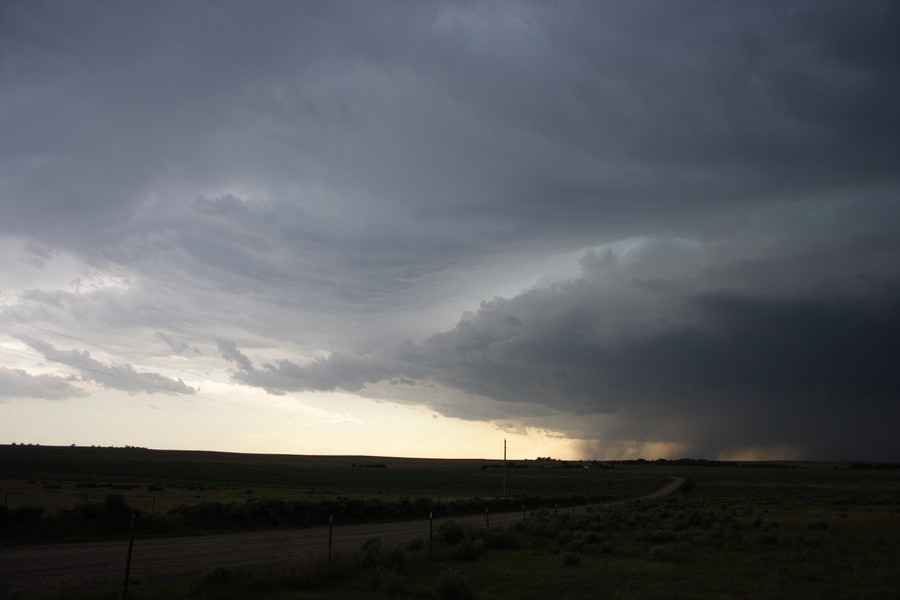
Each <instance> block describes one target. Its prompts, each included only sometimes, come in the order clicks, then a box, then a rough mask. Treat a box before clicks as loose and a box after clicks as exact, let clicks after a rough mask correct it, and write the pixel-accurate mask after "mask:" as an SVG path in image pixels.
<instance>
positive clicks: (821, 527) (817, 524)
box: [806, 519, 828, 531]
mask: <svg viewBox="0 0 900 600" xmlns="http://www.w3.org/2000/svg"><path fill="white" fill-rule="evenodd" d="M806 528H807V529H809V530H811V531H827V530H828V521H826V520H824V519H821V520H818V521H810V522H809V523H807V524H806Z"/></svg>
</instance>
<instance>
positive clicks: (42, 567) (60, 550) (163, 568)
mask: <svg viewBox="0 0 900 600" xmlns="http://www.w3.org/2000/svg"><path fill="white" fill-rule="evenodd" d="M683 483H684V479H680V478H679V479H674V480H673V481H672V482H670V483H669V484H667V485H666V486H664V487H663V488H661V489H659V490H657V491H656V492H654V493H653V494H650V495H649V496H645V497H643V498H636V499H635V500H640V499H652V498H660V497H663V496H667V495H669V494H671V493H673V492H674V491H676V490H677V489H678V488H679V487H681V485H682V484H683ZM630 501H632V500H624V501H620V502H616V503H612V504H623V503H625V502H630ZM612 504H610V505H612ZM575 510H576V511H580V512H583V511H585V510H587V507H579V508H577V509H575ZM486 518H487V517H486V515H479V516H470V517H457V518H454V520H455V521H457V522H460V523H478V524H484V523H486ZM521 519H522V513H521V512H514V513H503V514H496V515H490V526H491V527H502V526H506V525H510V524H513V523H515V522H516V521H519V520H521ZM443 520H445V519H435V521H434V527H435V529H437V527H439V526H440V524H441V522H442V521H443ZM428 532H429V523H428V520H427V519H426V520H420V521H407V522H402V523H378V524H366V525H346V526H342V527H337V526H336V527H334V530H333V535H332V544H333V551H334V552H335V553H338V552H344V553H346V552H352V551H355V550H356V549H358V548H359V547H360V546H361V545H362V543H363V542H364V541H365V540H367V539H368V538H370V537H375V536H377V537H379V538H381V540H382V543H383V544H384V545H385V546H387V547H390V546H392V545H397V544H401V543H404V542H407V541H409V540H411V539H413V538H416V537H421V538H423V539H426V540H427V539H428ZM327 551H328V527H314V528H310V529H290V530H275V531H260V532H252V533H234V534H223V535H204V536H190V537H177V538H158V539H138V540H135V542H134V548H133V553H132V561H131V580H132V581H138V582H139V581H142V580H146V579H150V578H155V577H160V576H173V575H181V574H186V573H192V572H197V571H203V570H205V569H209V568H212V567H216V566H227V567H232V566H252V565H278V564H280V563H281V564H286V563H289V562H290V561H294V560H297V559H303V558H305V557H309V556H313V555H324V554H325V553H327ZM127 556H128V541H127V540H123V541H113V542H92V543H79V544H47V545H39V546H22V547H8V548H2V549H0V597H3V598H27V597H29V596H33V595H38V594H47V593H51V592H55V591H62V590H71V589H75V588H84V587H91V586H97V585H103V584H109V583H116V582H122V583H123V584H124V575H125V563H126V560H127Z"/></svg>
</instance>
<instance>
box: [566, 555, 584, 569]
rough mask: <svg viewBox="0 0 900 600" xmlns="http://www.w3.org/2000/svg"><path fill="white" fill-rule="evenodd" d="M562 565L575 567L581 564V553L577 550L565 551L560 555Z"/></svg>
mask: <svg viewBox="0 0 900 600" xmlns="http://www.w3.org/2000/svg"><path fill="white" fill-rule="evenodd" d="M562 560H563V565H564V566H567V567H577V566H578V565H580V564H581V554H579V553H578V552H566V553H565V554H563V557H562Z"/></svg>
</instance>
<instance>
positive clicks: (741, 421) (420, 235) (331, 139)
mask: <svg viewBox="0 0 900 600" xmlns="http://www.w3.org/2000/svg"><path fill="white" fill-rule="evenodd" d="M0 11H2V12H0V14H2V17H0V131H2V134H3V135H0V202H2V206H3V218H2V219H0V235H5V236H8V237H13V238H15V239H17V240H21V247H22V248H24V249H25V250H23V252H26V254H27V256H28V260H29V261H30V263H29V264H34V265H40V266H43V267H45V269H51V268H52V267H53V265H54V261H56V262H59V260H60V259H59V257H60V256H66V257H74V258H72V260H73V261H76V262H77V264H78V265H79V267H80V268H84V269H93V270H95V271H97V272H98V273H101V274H103V275H104V276H105V278H104V277H99V278H98V279H97V283H96V285H93V286H91V285H82V286H79V285H75V286H71V285H70V286H68V287H66V286H65V285H63V284H61V283H54V284H47V285H45V286H38V285H35V286H31V287H28V286H22V289H23V290H24V291H21V292H16V293H15V296H14V300H15V301H14V302H7V303H5V304H4V305H3V309H2V310H3V311H4V313H5V314H8V315H10V316H11V317H15V319H17V320H19V321H20V322H24V323H27V322H32V321H34V322H42V323H48V324H51V325H52V327H51V329H55V330H58V331H63V332H64V333H66V334H67V335H73V334H77V335H79V336H83V337H85V338H86V339H95V338H96V336H103V338H104V342H105V343H106V342H108V339H107V338H110V337H115V336H123V337H124V336H129V339H130V340H131V339H140V340H148V339H152V338H153V335H154V332H165V333H163V334H156V338H158V339H160V340H162V341H163V342H165V343H166V345H167V348H169V349H171V350H172V351H175V352H181V353H182V354H183V356H187V355H189V354H190V353H191V352H195V353H196V350H198V349H201V348H202V349H203V354H204V355H207V356H208V355H210V354H211V353H214V351H212V350H210V349H209V347H210V346H211V345H212V344H213V343H214V342H216V343H217V346H218V352H219V355H220V356H222V357H223V358H224V359H226V360H227V361H228V362H229V363H230V365H231V366H232V367H233V371H232V373H233V377H234V379H235V380H236V381H239V382H241V383H244V384H247V385H253V386H258V387H261V388H264V389H266V390H268V391H270V392H273V393H286V392H290V391H297V390H320V391H331V390H337V389H343V390H348V391H354V392H359V393H369V394H372V395H375V392H373V391H372V390H373V388H374V387H376V386H378V385H386V384H388V383H390V382H391V381H396V382H404V381H406V382H408V381H415V382H417V384H416V385H410V384H408V383H406V384H398V385H396V386H395V387H397V390H398V391H397V393H398V395H400V394H401V392H402V391H403V390H406V392H408V394H407V395H406V396H405V397H406V399H407V401H415V398H414V395H415V390H416V389H424V388H423V387H421V386H423V385H434V386H437V387H441V388H442V389H451V390H454V391H456V392H457V393H458V396H457V397H455V398H451V397H450V396H441V397H438V395H437V394H433V395H431V396H428V397H427V398H424V397H423V399H421V400H420V401H421V402H426V403H429V404H431V405H432V406H435V407H436V408H437V409H438V410H439V411H440V412H442V413H443V414H448V415H453V416H459V417H463V418H470V419H492V420H495V421H500V420H504V419H506V420H507V421H510V422H512V421H516V422H518V423H521V422H526V421H527V422H528V423H532V424H533V423H536V422H538V420H539V419H541V418H546V419H547V422H553V423H555V425H554V426H556V427H558V428H559V429H560V430H561V431H564V432H566V433H567V434H569V435H572V436H574V437H583V438H590V437H591V436H597V437H603V436H605V437H610V436H617V439H622V440H629V439H630V440H639V441H641V440H643V441H654V440H656V441H677V442H681V443H685V444H688V443H689V444H692V447H694V448H696V449H697V451H698V452H704V453H708V454H715V453H716V452H718V451H720V450H721V449H723V448H732V449H734V448H737V447H738V446H740V445H741V444H744V445H757V446H776V445H783V446H789V445H796V446H798V447H801V448H802V450H803V452H805V453H806V454H808V455H810V456H813V455H824V454H829V453H831V452H838V451H841V452H844V453H845V454H847V453H849V451H850V450H852V449H853V447H854V446H853V442H854V441H856V442H859V443H860V444H863V445H862V446H860V447H861V448H865V449H866V452H870V454H872V455H873V456H874V455H879V456H887V455H891V457H892V458H896V457H897V454H900V452H898V448H897V445H896V443H894V442H891V441H885V440H892V439H893V437H891V436H892V434H890V432H888V431H887V430H886V427H887V425H885V423H889V422H891V419H894V418H895V417H896V416H897V415H896V413H897V409H896V406H895V405H896V402H890V401H889V399H890V398H896V397H897V391H898V390H897V387H898V386H897V380H896V378H895V377H894V376H893V375H892V374H891V373H890V369H889V365H888V363H887V360H888V359H887V357H888V356H890V355H891V354H896V348H897V323H896V320H895V317H894V316H893V315H894V314H896V310H895V309H896V304H897V290H898V272H897V267H896V265H897V264H900V243H898V241H897V236H896V232H895V231H894V230H895V229H896V226H895V224H896V223H897V222H900V211H898V201H897V198H898V197H900V196H898V192H900V181H898V178H900V171H898V169H897V157H898V156H900V111H898V110H897V109H896V107H897V106H900V58H898V57H900V36H898V35H897V32H898V31H900V6H898V4H897V3H895V2H889V1H883V2H879V1H870V2H859V3H847V2H755V3H737V2H702V1H687V2H629V3H621V2H566V3H562V4H550V3H542V2H491V3H468V2H441V3H423V2H391V3H369V2H329V3H293V2H271V3H265V4H264V5H262V6H257V5H253V6H250V5H249V4H240V3H219V2H208V3H207V2H193V3H178V2H158V3H152V4H144V5H132V4H128V5H124V4H120V3H105V2H89V3H87V4H79V5H77V6H75V5H70V4H67V3H61V2H60V3H55V2H6V3H4V5H3V8H2V9H0ZM0 241H2V240H0ZM589 248H599V249H598V250H596V251H589V252H587V254H586V256H585V257H584V259H583V260H582V264H581V270H580V272H579V273H578V274H577V275H575V276H572V275H571V271H569V272H568V273H567V274H565V275H563V276H561V275H560V274H559V273H549V274H547V275H548V277H549V280H552V281H555V282H556V283H553V284H544V285H540V286H534V287H532V288H530V289H527V290H525V291H522V292H521V293H515V292H510V291H508V288H509V286H510V285H511V284H510V283H509V282H508V281H505V282H504V284H505V285H506V286H507V287H505V288H503V289H504V291H503V292H498V291H497V290H496V289H494V288H493V287H492V285H497V286H499V285H500V283H499V279H501V277H502V276H504V275H506V272H507V271H509V270H513V269H512V268H513V267H515V268H516V270H517V272H527V267H528V266H529V264H531V263H532V262H534V261H537V260H539V259H542V258H544V257H546V256H549V255H556V254H562V253H572V252H575V251H582V252H584V251H585V250H586V249H589ZM542 275H545V273H542V272H535V273H532V274H529V275H528V276H527V277H525V276H523V277H524V279H526V280H527V281H523V282H522V283H521V285H520V286H519V287H518V288H517V290H522V289H523V288H525V287H526V286H527V285H528V284H530V283H531V282H533V281H535V280H536V279H537V278H538V277H540V276H542ZM476 282H477V283H476ZM498 294H502V295H505V296H506V297H505V298H501V297H498V298H495V299H493V300H489V301H485V302H483V303H482V304H481V305H480V307H479V308H477V310H476V311H475V312H473V313H471V314H467V315H466V316H465V317H464V318H463V319H461V320H460V321H459V323H458V324H457V325H456V326H455V327H449V326H447V323H448V321H447V320H446V317H445V316H444V315H445V314H446V309H447V307H448V306H452V307H454V308H455V307H457V306H460V305H461V304H462V301H463V300H465V301H466V302H469V303H470V304H469V307H470V308H475V307H476V306H477V302H478V300H483V299H487V298H492V297H494V296H496V295H498ZM473 298H477V300H473ZM439 309H440V310H439ZM439 312H440V313H441V315H442V317H443V319H444V320H442V321H441V324H440V325H433V324H430V323H429V319H430V318H433V315H435V314H438V313H439ZM413 314H415V318H413V317H412V316H411V315H413ZM423 324H426V325H423ZM435 331H437V333H434V332H435ZM109 332H115V333H109ZM405 338H410V340H411V341H408V342H405V343H404V342H402V340H403V339H405ZM231 340H241V345H242V348H243V350H242V349H239V348H238V344H237V343H236V342H235V341H231ZM48 351H50V350H48ZM256 351H259V352H260V354H261V355H264V356H266V357H271V356H279V355H280V356H291V357H292V358H291V359H287V358H285V359H280V360H271V359H257V358H256V356H255V354H254V353H255V352H256ZM52 352H61V351H58V350H56V349H55V348H52ZM52 352H51V353H52ZM76 355H77V356H76ZM66 356H68V357H69V358H72V359H75V358H81V359H90V360H91V361H93V359H91V358H90V357H89V356H87V355H86V354H85V353H77V352H75V353H74V354H71V356H70V355H68V354H67V355H66ZM298 356H304V357H307V360H301V359H299V358H297V357H298ZM321 356H325V358H317V359H314V358H309V357H321ZM254 361H255V362H256V365H259V366H255V365H254ZM95 362H96V361H95ZM91 364H93V363H91ZM100 366H101V367H102V368H103V369H106V370H110V369H112V368H114V367H110V366H103V365H100ZM116 368H119V367H116ZM121 369H123V371H122V373H121V374H122V375H123V377H126V378H128V377H130V378H132V379H134V378H137V379H140V377H138V375H140V376H145V375H146V376H148V377H149V376H150V375H152V374H141V373H137V372H136V371H134V370H133V368H132V367H130V366H128V365H121ZM129 369H131V370H129ZM6 375H7V376H8V377H12V376H13V374H11V373H7V374H6ZM16 377H18V375H16ZM85 377H89V375H88V374H87V373H85ZM386 382H387V383H386ZM33 383H35V382H33ZM170 383H172V382H171V381H169V382H165V385H169V384H170ZM177 383H179V384H181V382H180V381H178V382H177ZM104 384H105V385H106V384H107V383H106V382H104ZM108 385H114V384H113V383H112V382H111V381H110V382H109V383H108ZM181 385H183V384H181ZM401 388H402V389H401ZM404 393H405V392H404ZM854 407H855V408H854ZM573 415H574V417H573ZM507 417H508V419H507ZM804 419H806V420H804ZM592 428H593V430H592ZM611 428H615V430H612V429H611ZM849 429H853V430H859V431H862V430H865V431H867V432H868V433H867V434H865V435H860V434H851V433H847V434H846V435H844V434H843V433H841V432H843V431H848V430H849ZM866 444H868V445H866ZM879 444H880V445H881V446H880V449H879ZM817 453H818V454H817Z"/></svg>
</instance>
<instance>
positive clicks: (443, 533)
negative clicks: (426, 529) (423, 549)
mask: <svg viewBox="0 0 900 600" xmlns="http://www.w3.org/2000/svg"><path fill="white" fill-rule="evenodd" d="M437 537H438V539H439V540H443V541H444V543H446V544H447V545H449V546H452V545H453V544H455V543H457V542H458V541H460V540H461V539H463V528H462V525H460V524H459V523H457V522H456V521H454V520H452V519H451V520H449V521H444V522H443V523H441V526H440V527H438V530H437Z"/></svg>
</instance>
